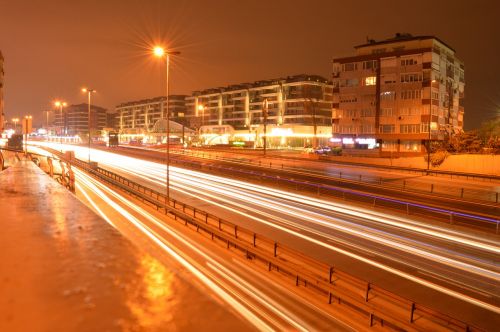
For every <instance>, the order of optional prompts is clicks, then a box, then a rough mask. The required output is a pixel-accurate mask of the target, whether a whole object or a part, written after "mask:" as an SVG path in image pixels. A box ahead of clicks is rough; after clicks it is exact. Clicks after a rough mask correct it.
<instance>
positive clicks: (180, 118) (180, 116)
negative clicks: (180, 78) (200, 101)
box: [115, 95, 187, 132]
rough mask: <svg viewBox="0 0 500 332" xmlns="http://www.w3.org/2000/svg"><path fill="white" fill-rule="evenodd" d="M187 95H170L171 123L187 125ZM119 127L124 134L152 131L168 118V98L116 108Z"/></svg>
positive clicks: (137, 102) (141, 101)
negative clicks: (159, 122)
mask: <svg viewBox="0 0 500 332" xmlns="http://www.w3.org/2000/svg"><path fill="white" fill-rule="evenodd" d="M185 99H186V96H185V95H170V96H169V98H168V100H169V112H170V119H171V121H175V122H178V123H181V124H184V125H187V123H186V118H185V113H186V105H185ZM115 111H116V113H117V117H118V119H119V120H118V127H119V129H120V131H122V132H136V131H151V130H152V129H153V127H154V125H155V123H156V122H157V121H158V120H160V119H166V117H167V97H156V98H152V99H144V100H138V101H131V102H127V103H122V104H120V105H118V106H116V108H115Z"/></svg>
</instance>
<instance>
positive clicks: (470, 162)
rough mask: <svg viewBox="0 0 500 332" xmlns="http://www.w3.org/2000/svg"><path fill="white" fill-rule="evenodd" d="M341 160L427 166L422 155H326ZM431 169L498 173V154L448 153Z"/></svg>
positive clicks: (417, 166)
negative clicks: (396, 156) (391, 156)
mask: <svg viewBox="0 0 500 332" xmlns="http://www.w3.org/2000/svg"><path fill="white" fill-rule="evenodd" d="M328 158H329V159H331V160H338V161H343V162H349V161H350V162H355V163H367V164H375V165H386V166H400V167H414V168H423V169H425V168H427V162H426V161H425V157H424V156H419V157H403V158H393V159H391V158H369V157H347V156H340V157H328ZM432 169H433V170H441V171H453V172H466V173H479V174H492V175H500V155H485V154H460V155H449V156H448V157H447V158H446V160H445V161H444V162H443V163H442V164H441V165H440V166H438V167H433V168H432Z"/></svg>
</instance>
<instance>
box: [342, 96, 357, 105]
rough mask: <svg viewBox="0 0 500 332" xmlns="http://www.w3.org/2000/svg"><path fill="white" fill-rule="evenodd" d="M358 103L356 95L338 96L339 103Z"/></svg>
mask: <svg viewBox="0 0 500 332" xmlns="http://www.w3.org/2000/svg"><path fill="white" fill-rule="evenodd" d="M357 101H358V98H357V97H356V95H344V96H340V102H341V103H355V102H357Z"/></svg>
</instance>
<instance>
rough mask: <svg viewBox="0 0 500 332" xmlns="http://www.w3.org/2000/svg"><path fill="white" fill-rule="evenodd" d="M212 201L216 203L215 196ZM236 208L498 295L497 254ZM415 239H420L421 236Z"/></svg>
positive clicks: (249, 207) (258, 209)
mask: <svg viewBox="0 0 500 332" xmlns="http://www.w3.org/2000/svg"><path fill="white" fill-rule="evenodd" d="M173 185H174V186H175V182H173ZM173 188H175V187H173ZM182 190H186V188H185V187H183V188H182ZM191 192H192V193H197V192H199V190H198V189H197V188H196V187H194V188H192V191H191ZM218 195H220V193H218ZM209 198H210V199H215V200H216V201H217V199H216V198H214V197H213V196H211V197H209ZM226 198H229V199H228V200H225V201H220V200H219V203H220V202H223V203H225V204H230V201H231V200H234V196H232V195H229V196H227V197H226ZM220 199H222V198H220ZM237 203H238V202H237V201H236V202H234V204H233V206H237ZM239 203H243V201H239ZM237 207H239V208H245V207H246V209H247V211H248V210H253V211H254V215H255V216H256V217H258V218H259V219H260V218H261V217H262V216H267V217H271V218H272V222H273V223H274V224H276V225H280V226H283V227H287V228H292V229H294V228H297V229H299V230H302V231H303V233H304V234H307V235H308V236H310V237H312V238H314V239H319V240H321V241H330V242H332V243H335V244H342V246H343V247H344V250H345V249H346V248H347V250H349V251H351V252H352V251H357V252H359V253H362V254H369V255H375V256H376V257H377V258H378V259H377V261H379V262H380V261H381V258H382V259H383V260H384V261H391V264H389V265H390V266H391V267H398V265H401V264H403V265H405V266H406V269H402V268H400V267H398V268H399V269H401V270H408V269H410V270H414V269H418V270H422V271H425V272H429V273H432V274H434V275H438V276H442V277H443V278H447V279H451V280H454V281H458V282H461V283H463V284H464V285H466V286H467V285H473V286H472V287H473V288H470V289H471V290H472V292H476V290H478V291H479V292H482V293H485V294H486V296H487V297H493V296H495V295H494V294H495V293H493V292H494V289H493V288H494V286H493V284H492V280H498V274H497V273H496V272H495V271H494V269H496V266H491V265H490V264H488V262H487V260H488V259H494V255H495V254H493V253H488V256H489V258H486V260H485V259H484V258H483V257H481V258H480V259H475V258H474V259H472V256H471V254H470V253H467V254H466V256H465V257H466V258H469V259H468V261H463V258H464V254H463V253H459V252H456V251H455V252H449V251H450V249H447V250H446V249H444V248H443V247H442V244H441V243H440V242H441V241H439V240H436V239H432V240H431V241H430V243H429V244H423V243H422V242H421V241H414V240H413V239H411V238H406V239H405V238H404V237H403V236H397V239H396V241H397V242H396V241H395V240H394V237H393V236H389V235H388V234H389V233H388V231H387V230H384V231H383V232H381V233H382V234H383V235H384V236H382V237H381V236H380V234H376V233H374V232H373V229H372V228H371V227H363V228H360V227H359V226H358V225H356V224H355V223H356V222H359V220H361V219H360V218H353V217H350V216H345V215H340V217H341V218H343V219H344V221H343V222H342V223H345V221H350V222H351V224H350V225H349V228H350V229H348V230H346V229H345V226H344V225H341V227H340V228H337V227H328V226H323V223H322V224H318V223H316V222H309V221H307V220H306V219H305V218H300V217H299V218H298V219H297V218H293V217H290V215H289V214H287V213H284V212H277V211H276V210H273V209H266V208H263V207H262V205H260V204H258V203H257V204H252V203H248V201H246V203H243V204H241V205H239V206H237ZM288 207H289V208H290V209H292V208H293V207H292V205H288ZM322 221H323V222H325V221H326V222H327V223H329V225H330V226H334V224H335V223H337V224H338V222H337V221H335V220H331V219H330V220H328V219H324V220H322ZM367 225H368V224H367ZM351 229H353V230H356V232H350V230H351ZM370 233H371V234H370ZM363 234H369V235H370V236H368V237H365V236H363ZM414 236H415V237H418V234H416V235H414ZM412 249H413V250H412ZM444 251H448V253H446V254H443V253H444ZM476 251H477V250H476ZM435 263H440V265H437V267H439V269H436V268H435V267H436V265H435Z"/></svg>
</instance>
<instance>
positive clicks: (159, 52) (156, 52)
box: [153, 46, 181, 205]
mask: <svg viewBox="0 0 500 332" xmlns="http://www.w3.org/2000/svg"><path fill="white" fill-rule="evenodd" d="M153 53H154V55H155V56H156V57H158V58H163V57H165V61H166V65H167V128H166V129H167V205H170V105H169V93H170V91H169V79H170V77H169V75H170V56H171V55H179V54H181V52H169V51H165V49H164V48H162V47H159V46H157V47H155V48H154V49H153Z"/></svg>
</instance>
